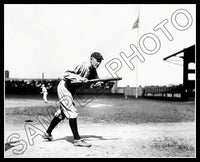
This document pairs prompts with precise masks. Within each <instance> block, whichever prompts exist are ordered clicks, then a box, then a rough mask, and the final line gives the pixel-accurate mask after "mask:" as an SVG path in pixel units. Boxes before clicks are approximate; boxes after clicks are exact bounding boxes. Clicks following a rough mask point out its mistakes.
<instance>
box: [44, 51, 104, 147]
mask: <svg viewBox="0 0 200 162" xmlns="http://www.w3.org/2000/svg"><path fill="white" fill-rule="evenodd" d="M102 60H103V56H102V55H101V53H99V52H93V53H92V54H91V56H90V63H89V64H87V63H82V64H80V65H78V66H77V67H76V68H75V69H74V70H73V71H69V70H67V71H66V72H65V73H64V76H63V78H62V80H61V81H60V82H59V84H58V87H57V93H58V98H59V103H60V108H59V109H58V110H57V112H56V113H55V116H54V118H53V120H52V121H51V123H50V125H49V127H48V129H47V130H46V132H45V134H44V135H43V138H44V139H48V140H52V139H53V138H52V134H51V133H52V131H53V129H54V128H55V127H56V125H57V124H58V123H59V122H60V121H61V120H64V119H65V118H67V119H69V125H70V128H71V131H72V134H73V137H74V146H83V147H90V146H91V144H89V143H87V142H85V141H84V140H83V139H81V137H80V135H79V133H78V128H77V117H78V112H77V108H76V107H75V104H74V102H73V99H74V95H75V93H76V90H77V89H78V88H80V85H79V86H77V85H73V84H71V81H82V82H86V81H87V80H90V79H97V78H99V77H98V74H97V71H96V69H97V68H98V67H99V65H100V64H101V61H102ZM101 84H102V82H97V83H96V84H95V85H93V87H99V86H101Z"/></svg>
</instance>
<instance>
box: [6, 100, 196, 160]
mask: <svg viewBox="0 0 200 162" xmlns="http://www.w3.org/2000/svg"><path fill="white" fill-rule="evenodd" d="M52 105H53V108H54V107H56V104H55V100H54V99H52V100H50V101H49V103H48V104H45V103H43V102H42V100H41V99H38V98H35V99H31V98H28V99H23V98H10V99H5V123H4V141H5V152H4V157H5V158H158V157H164V158H165V157H183V158H187V157H188V158H195V157H196V123H195V120H194V118H195V107H194V103H182V102H165V101H163V102H162V101H149V100H143V99H140V100H133V99H128V100H124V99H120V98H97V99H93V101H92V102H90V103H88V104H87V106H85V107H84V108H83V107H81V106H80V105H77V107H78V108H79V118H78V129H79V133H80V135H81V137H82V138H84V139H85V141H87V142H88V143H91V144H92V146H91V147H89V148H84V147H75V146H74V145H73V137H72V133H71V130H70V128H69V125H68V120H64V121H63V122H62V123H60V124H59V125H58V126H57V127H56V128H55V130H54V131H53V133H52V134H53V137H54V140H53V141H50V142H49V141H45V140H43V139H42V137H41V135H42V133H43V132H44V130H45V129H46V127H47V125H48V124H47V123H48V122H49V121H50V119H51V118H52V116H51V115H49V116H48V113H46V114H45V113H44V112H45V111H44V110H47V107H51V108H52ZM147 107H149V108H148V110H147ZM45 116H46V117H47V118H44V117H45ZM133 118H134V119H133ZM152 118H153V119H152ZM42 119H48V120H46V122H45V120H42ZM175 119H176V120H175ZM42 121H43V122H42Z"/></svg>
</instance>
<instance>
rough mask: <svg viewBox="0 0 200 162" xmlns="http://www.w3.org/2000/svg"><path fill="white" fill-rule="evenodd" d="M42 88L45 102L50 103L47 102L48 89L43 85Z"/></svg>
mask: <svg viewBox="0 0 200 162" xmlns="http://www.w3.org/2000/svg"><path fill="white" fill-rule="evenodd" d="M41 88H42V92H40V93H41V94H43V100H44V102H45V103H47V102H48V101H47V95H48V92H47V89H46V87H45V85H44V84H42V87H41Z"/></svg>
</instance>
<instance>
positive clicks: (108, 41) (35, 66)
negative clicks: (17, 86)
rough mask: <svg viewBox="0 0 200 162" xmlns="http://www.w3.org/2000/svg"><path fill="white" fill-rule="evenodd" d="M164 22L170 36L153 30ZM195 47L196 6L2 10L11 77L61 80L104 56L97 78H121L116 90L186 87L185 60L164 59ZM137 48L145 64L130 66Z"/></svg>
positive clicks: (23, 6) (63, 6)
mask: <svg viewBox="0 0 200 162" xmlns="http://www.w3.org/2000/svg"><path fill="white" fill-rule="evenodd" d="M138 16H139V26H138V28H134V29H133V28H132V27H133V24H134V23H135V22H136V20H137V18H138ZM162 23H165V25H163V27H165V28H162V29H166V31H168V32H166V31H165V32H163V31H162V30H161V28H160V30H159V29H158V30H157V31H155V30H154V29H155V27H156V26H158V25H159V24H162ZM166 33H170V36H171V37H172V38H173V40H169V37H167V36H166V35H165V34H166ZM168 36H169V35H168ZM194 44H196V5H195V4H141V5H140V4H79V5H78V4H5V5H4V69H5V70H9V73H10V77H11V78H42V73H44V77H45V78H55V79H56V78H61V77H62V75H63V73H64V71H66V70H73V69H74V68H75V66H77V65H78V64H80V63H82V62H89V59H90V55H91V53H92V52H95V51H98V52H100V53H102V55H103V57H104V60H103V62H102V63H101V65H100V67H99V68H98V69H97V71H98V74H99V76H100V77H102V78H104V77H112V76H113V74H115V75H117V76H119V77H122V80H121V81H119V82H118V86H127V85H129V86H148V85H161V86H162V85H169V84H175V85H177V84H182V82H183V66H181V65H180V64H182V61H180V60H179V61H176V62H175V63H176V64H173V63H170V62H166V61H163V58H165V57H167V56H169V55H172V54H174V53H176V52H178V51H180V50H183V49H184V48H187V47H189V46H192V45H194ZM133 45H134V46H135V47H136V48H137V49H138V50H139V51H140V54H141V56H142V58H143V62H142V61H140V60H139V59H138V58H137V57H134V58H133V59H132V60H131V61H130V59H131V57H133V56H135V55H136V54H138V53H137V52H136V50H132V49H131V47H132V46H133ZM145 50H147V51H146V52H145ZM121 53H124V54H125V55H126V57H127V59H126V60H123V58H122V57H121V55H120V54H121ZM128 58H129V59H128ZM127 60H129V63H128V61H127ZM112 62H113V64H111V63H112ZM119 63H120V64H119ZM130 64H131V65H134V67H135V68H134V69H131V68H130V67H129V66H128V65H130ZM177 64H178V65H177ZM118 68H120V69H118ZM115 70H116V71H115Z"/></svg>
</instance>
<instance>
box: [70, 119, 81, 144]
mask: <svg viewBox="0 0 200 162" xmlns="http://www.w3.org/2000/svg"><path fill="white" fill-rule="evenodd" d="M69 125H70V128H71V130H72V133H73V136H74V139H75V140H79V139H80V136H79V133H78V127H77V120H76V118H73V119H69Z"/></svg>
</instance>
